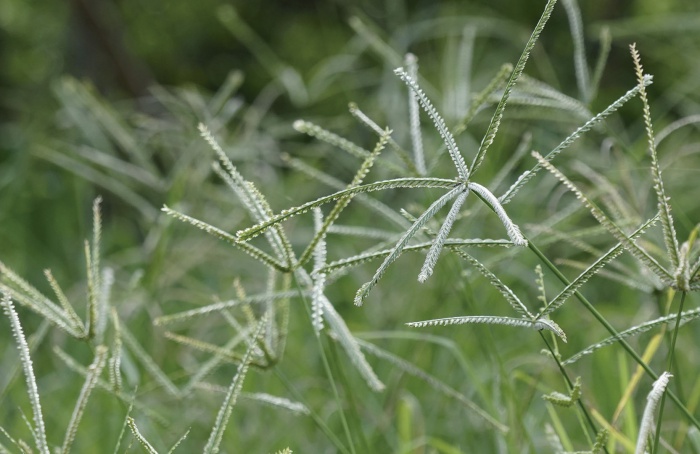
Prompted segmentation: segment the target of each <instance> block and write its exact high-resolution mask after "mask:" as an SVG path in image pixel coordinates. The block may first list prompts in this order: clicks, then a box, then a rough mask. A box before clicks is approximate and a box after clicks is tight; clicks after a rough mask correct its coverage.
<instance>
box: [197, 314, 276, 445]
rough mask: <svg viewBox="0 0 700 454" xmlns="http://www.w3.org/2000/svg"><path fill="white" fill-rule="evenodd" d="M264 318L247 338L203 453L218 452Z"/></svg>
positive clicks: (263, 326)
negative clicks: (244, 351) (246, 345)
mask: <svg viewBox="0 0 700 454" xmlns="http://www.w3.org/2000/svg"><path fill="white" fill-rule="evenodd" d="M266 318H267V313H266V314H264V315H263V316H262V317H261V318H260V320H259V321H258V326H257V327H256V328H255V332H254V333H253V335H252V336H251V337H250V338H249V339H248V349H247V350H246V353H245V355H244V356H243V359H242V360H241V364H240V365H239V366H238V372H236V375H235V376H234V377H233V380H232V381H231V385H230V386H229V389H228V392H227V393H226V397H225V398H224V401H223V403H222V404H221V408H220V409H219V413H218V414H217V416H216V421H215V422H214V426H213V427H212V430H211V434H210V435H209V440H208V441H207V444H206V445H205V446H204V451H203V452H204V453H205V454H215V453H217V452H219V446H220V445H221V440H222V438H223V436H224V431H225V430H226V426H227V425H228V420H229V418H230V417H231V412H232V410H233V406H234V405H235V404H236V400H237V398H238V395H239V394H240V392H241V388H242V387H243V380H245V376H246V374H247V372H248V367H249V365H250V362H251V361H252V359H253V354H254V352H255V350H256V344H257V342H258V339H259V338H260V336H261V335H262V333H263V328H265V323H266Z"/></svg>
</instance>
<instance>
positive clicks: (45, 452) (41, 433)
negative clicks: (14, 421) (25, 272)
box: [0, 291, 49, 454]
mask: <svg viewBox="0 0 700 454" xmlns="http://www.w3.org/2000/svg"><path fill="white" fill-rule="evenodd" d="M0 302H1V303H2V307H3V310H4V312H5V315H7V318H9V319H10V325H11V327H12V334H13V335H14V337H15V341H16V342H17V348H18V349H19V355H20V358H21V361H22V368H23V369H24V378H25V381H26V382H27V393H28V394H29V401H30V402H31V404H32V413H33V417H34V427H33V428H32V432H33V434H34V441H35V442H36V448H37V449H38V450H39V452H40V453H41V454H49V447H48V443H47V442H46V427H45V426H44V416H43V414H42V412H41V402H40V399H39V388H38V387H37V385H36V377H35V376H34V367H33V365H32V358H31V356H30V355H29V346H28V345H27V339H26V338H25V337H24V331H23V330H22V325H21V324H20V321H19V317H18V316H17V312H16V311H15V308H14V305H13V304H12V299H10V295H9V294H8V293H6V292H4V291H3V292H2V297H1V301H0Z"/></svg>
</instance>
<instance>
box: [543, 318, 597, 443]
mask: <svg viewBox="0 0 700 454" xmlns="http://www.w3.org/2000/svg"><path fill="white" fill-rule="evenodd" d="M539 333H540V336H541V337H542V340H543V341H544V344H545V345H546V346H547V349H548V350H549V353H551V354H552V358H554V362H556V363H557V367H559V372H561V375H562V376H563V377H564V380H566V384H567V386H568V387H569V392H571V391H572V390H573V389H574V384H573V382H572V381H571V378H569V374H568V373H567V372H566V369H564V366H563V365H562V363H561V361H559V357H558V356H557V355H556V354H555V353H554V350H553V349H552V347H551V346H550V345H549V342H547V338H546V337H545V335H544V333H543V332H542V331H540V332H539ZM576 403H577V404H578V406H579V408H580V409H581V411H582V412H583V416H584V417H585V418H586V421H587V422H588V425H589V426H591V429H592V430H593V434H597V433H598V428H597V427H596V425H595V423H594V422H593V418H591V415H590V414H589V413H588V410H586V406H585V405H583V401H582V400H581V398H578V399H577V400H576ZM593 438H595V437H593ZM603 450H604V451H605V452H606V453H607V454H609V452H608V448H607V446H603Z"/></svg>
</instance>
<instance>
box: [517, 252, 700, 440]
mask: <svg viewBox="0 0 700 454" xmlns="http://www.w3.org/2000/svg"><path fill="white" fill-rule="evenodd" d="M528 247H529V248H530V250H531V251H532V252H534V253H535V255H536V256H537V257H539V259H540V260H542V263H544V264H545V266H546V267H547V268H549V270H550V271H552V273H554V275H555V276H556V277H557V278H558V279H559V280H560V281H561V282H562V283H563V284H564V285H569V284H570V282H569V280H568V279H567V278H566V276H564V275H563V274H562V273H561V271H559V269H558V268H557V267H556V266H554V264H553V263H552V262H551V261H550V260H549V259H548V258H547V257H545V255H544V254H543V253H542V251H540V250H539V248H538V247H537V246H535V245H534V243H532V242H531V241H529V239H528ZM574 295H575V296H576V298H577V299H578V300H579V301H580V302H581V304H583V305H584V306H585V307H586V309H587V310H588V311H589V312H590V313H591V315H593V317H595V318H596V320H598V322H599V323H600V324H601V325H603V326H604V327H605V329H606V330H608V332H609V333H610V334H611V335H612V336H613V337H618V336H619V333H618V332H617V330H616V329H615V328H614V327H613V326H612V325H611V324H610V323H608V321H607V320H606V319H605V318H604V317H603V316H602V315H601V313H600V312H598V310H597V309H596V308H595V307H593V304H591V302H590V301H588V299H586V297H585V296H583V295H582V294H581V292H579V291H576V292H575V293H574ZM617 342H618V343H619V344H620V345H621V346H622V348H624V349H625V350H626V351H627V353H629V355H630V356H631V357H632V358H633V359H634V360H635V361H636V362H637V364H639V365H640V366H641V367H642V369H644V371H645V372H646V373H647V375H649V376H650V377H651V378H653V379H654V380H658V379H659V375H658V374H657V373H656V372H654V371H653V370H652V369H651V368H650V367H649V365H648V364H647V363H645V362H644V360H643V359H642V358H641V357H640V356H639V354H638V353H637V352H636V351H634V349H633V348H632V346H631V345H630V344H629V343H627V341H626V340H624V339H622V338H620V337H618V339H617ZM666 394H668V397H670V398H671V400H672V401H673V402H674V403H675V404H676V406H677V407H678V409H679V410H680V411H681V413H683V414H684V415H685V417H686V418H688V421H690V423H691V424H692V425H694V426H695V427H696V428H698V429H700V422H698V420H697V419H696V418H695V416H693V415H692V414H691V413H690V411H688V409H687V408H686V407H685V405H683V403H682V402H681V401H680V399H679V398H678V396H676V394H675V393H674V392H673V391H670V390H667V391H666Z"/></svg>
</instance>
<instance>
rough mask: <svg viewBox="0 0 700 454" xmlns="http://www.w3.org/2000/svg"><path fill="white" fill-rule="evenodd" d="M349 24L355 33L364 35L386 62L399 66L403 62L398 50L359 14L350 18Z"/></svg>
mask: <svg viewBox="0 0 700 454" xmlns="http://www.w3.org/2000/svg"><path fill="white" fill-rule="evenodd" d="M348 24H350V27H352V29H353V30H354V31H355V33H356V34H357V35H358V36H360V37H362V39H364V40H365V41H366V42H367V44H369V46H370V48H371V49H372V50H373V51H374V52H375V53H376V54H377V55H379V56H380V57H381V58H382V59H384V61H385V62H387V63H388V64H390V65H391V66H392V67H396V66H399V65H400V64H401V55H400V54H399V53H398V52H396V51H395V50H394V49H392V47H391V46H390V45H389V44H388V43H387V42H386V41H385V40H384V39H382V38H381V37H380V36H379V34H378V33H377V32H376V31H374V30H372V29H371V28H370V27H368V26H367V24H365V23H364V22H363V21H362V19H360V18H359V17H357V16H352V17H351V18H350V19H349V20H348Z"/></svg>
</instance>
